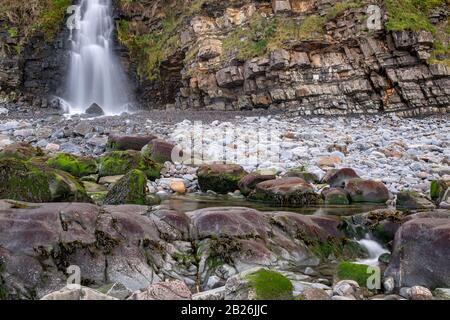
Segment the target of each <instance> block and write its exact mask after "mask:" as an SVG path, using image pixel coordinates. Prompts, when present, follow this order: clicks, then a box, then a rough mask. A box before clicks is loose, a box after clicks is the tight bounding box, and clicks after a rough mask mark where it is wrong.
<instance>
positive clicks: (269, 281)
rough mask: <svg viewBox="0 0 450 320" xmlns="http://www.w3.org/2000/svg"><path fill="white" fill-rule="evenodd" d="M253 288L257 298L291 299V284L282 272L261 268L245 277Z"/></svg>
mask: <svg viewBox="0 0 450 320" xmlns="http://www.w3.org/2000/svg"><path fill="white" fill-rule="evenodd" d="M246 279H247V280H248V281H249V282H250V284H251V286H252V287H253V289H254V290H255V293H256V299H258V300H292V299H293V296H292V290H293V285H292V283H291V281H290V280H289V279H288V278H286V277H285V276H283V275H282V274H280V273H278V272H276V271H271V270H266V269H261V270H259V271H257V272H255V273H252V274H250V275H248V276H247V277H246Z"/></svg>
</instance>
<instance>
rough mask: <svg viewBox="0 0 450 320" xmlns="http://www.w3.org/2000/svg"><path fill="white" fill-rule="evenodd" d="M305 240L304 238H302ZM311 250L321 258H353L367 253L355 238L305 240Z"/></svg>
mask: <svg viewBox="0 0 450 320" xmlns="http://www.w3.org/2000/svg"><path fill="white" fill-rule="evenodd" d="M302 240H303V239H302ZM304 242H305V243H306V244H307V245H308V248H309V249H310V250H311V252H312V253H313V254H314V255H315V256H316V257H318V258H319V259H321V260H327V259H329V258H330V257H331V258H332V259H335V258H336V259H353V258H357V257H363V256H365V255H366V252H365V251H364V249H363V248H362V247H361V246H360V245H359V244H358V243H357V242H356V241H354V240H350V239H347V238H345V239H342V240H328V241H317V240H313V241H308V240H304Z"/></svg>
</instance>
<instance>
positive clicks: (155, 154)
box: [141, 139, 175, 163]
mask: <svg viewBox="0 0 450 320" xmlns="http://www.w3.org/2000/svg"><path fill="white" fill-rule="evenodd" d="M174 148H175V145H174V144H173V143H170V142H168V141H165V140H163V139H154V140H152V141H151V142H150V143H149V144H147V145H146V146H145V147H143V148H142V151H141V153H142V155H143V156H145V157H149V158H152V159H153V160H155V161H156V162H158V163H164V162H166V161H172V150H173V149H174Z"/></svg>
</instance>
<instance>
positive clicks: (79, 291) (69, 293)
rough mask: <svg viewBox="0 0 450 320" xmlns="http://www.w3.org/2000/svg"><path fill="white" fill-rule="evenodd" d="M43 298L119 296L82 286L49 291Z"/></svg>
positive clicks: (103, 298)
mask: <svg viewBox="0 0 450 320" xmlns="http://www.w3.org/2000/svg"><path fill="white" fill-rule="evenodd" d="M41 300H118V299H117V298H114V297H111V296H108V295H106V294H103V293H101V292H99V291H97V290H94V289H91V288H87V287H82V286H80V287H79V288H68V287H64V288H62V289H61V290H58V291H55V292H52V293H49V294H47V295H45V296H44V297H42V298H41Z"/></svg>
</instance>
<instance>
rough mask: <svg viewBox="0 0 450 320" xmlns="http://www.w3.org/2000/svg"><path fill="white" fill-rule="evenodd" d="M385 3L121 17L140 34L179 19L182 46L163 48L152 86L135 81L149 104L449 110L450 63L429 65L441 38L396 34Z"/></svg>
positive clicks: (202, 5)
mask: <svg viewBox="0 0 450 320" xmlns="http://www.w3.org/2000/svg"><path fill="white" fill-rule="evenodd" d="M385 2H386V1H381V0H380V1H359V2H358V1H331V0H320V1H310V0H291V1H278V0H277V1H275V0H274V1H244V0H243V1H227V2H223V1H222V2H219V1H175V0H174V1H171V2H170V3H166V2H161V1H148V0H147V1H144V0H142V1H133V2H132V4H131V5H128V6H126V7H124V8H122V9H123V10H122V16H121V18H122V19H124V20H127V21H129V22H130V24H131V26H132V28H134V33H133V34H134V35H143V34H145V33H146V32H154V30H160V29H161V28H162V29H163V30H166V29H164V28H165V27H164V25H165V24H164V23H166V22H167V20H165V19H167V17H168V16H170V14H173V13H174V14H175V16H176V17H179V21H177V26H176V30H177V31H176V35H177V36H178V38H177V39H176V40H174V41H177V42H176V45H175V49H174V48H173V47H174V46H171V47H170V48H164V47H163V51H164V50H165V51H164V52H163V54H162V56H161V60H162V61H161V63H160V65H159V66H160V67H159V68H158V70H156V71H155V70H153V72H154V73H155V74H157V76H156V77H155V79H153V81H148V80H143V81H140V82H139V80H138V81H137V83H138V92H137V95H138V100H140V102H141V104H142V105H143V106H146V107H147V108H155V107H166V108H170V109H173V108H175V109H208V110H241V109H258V108H273V109H281V110H287V111H290V112H293V113H295V114H306V115H308V114H324V115H336V114H359V113H376V112H383V111H384V112H397V113H399V114H402V115H419V114H426V113H445V112H447V111H448V110H449V106H450V91H449V88H450V78H449V75H450V67H449V65H448V63H446V62H445V61H448V60H445V61H444V62H440V63H436V61H433V62H432V63H430V62H431V56H432V55H433V54H434V53H433V52H434V50H435V48H434V47H435V41H436V39H435V38H436V36H435V35H434V32H431V31H420V30H418V31H395V32H388V31H387V30H386V27H385V24H386V22H387V19H388V17H387V14H386V8H385ZM180 3H184V5H185V7H183V6H181V8H183V9H184V10H181V11H177V10H180ZM189 5H190V6H191V9H190V10H191V11H189V10H188V9H186V8H187V6H189ZM370 5H376V6H377V8H379V9H380V10H379V11H376V10H377V9H373V7H369V6H370ZM143 7H146V8H147V7H148V8H152V9H151V10H144V11H142V10H140V9H139V8H143ZM168 8H169V10H167V9H168ZM374 10H375V11H374ZM169 11H170V13H169ZM188 11H189V12H188ZM377 19H378V20H379V21H378V20H377ZM171 21H172V20H171ZM429 21H430V23H431V24H432V25H433V26H436V28H437V27H438V26H442V25H445V24H446V23H447V24H448V7H446V6H445V5H444V6H441V7H438V8H434V9H433V10H432V11H431V12H430V13H429ZM161 25H162V26H163V27H161ZM158 28H160V29H158ZM136 30H139V31H138V32H137V33H136ZM151 30H153V31H151ZM445 38H447V42H448V33H447V34H446V35H444V39H445ZM168 39H169V38H168ZM169 40H173V39H172V38H170V39H169ZM444 58H445V59H447V58H448V57H444ZM130 59H131V60H132V64H136V63H137V62H138V61H137V60H136V59H135V57H133V56H130ZM134 70H136V65H135V68H134ZM130 71H131V73H132V74H135V72H134V71H133V68H131V69H130ZM133 72H134V73H133ZM134 78H136V79H137V78H138V77H137V76H135V77H134ZM144 78H145V77H144Z"/></svg>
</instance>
